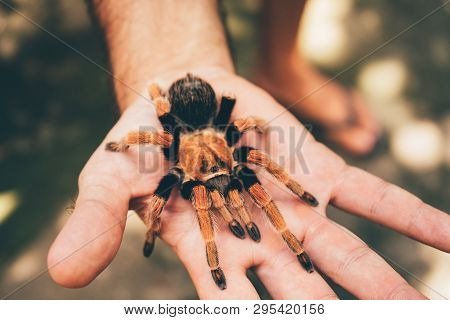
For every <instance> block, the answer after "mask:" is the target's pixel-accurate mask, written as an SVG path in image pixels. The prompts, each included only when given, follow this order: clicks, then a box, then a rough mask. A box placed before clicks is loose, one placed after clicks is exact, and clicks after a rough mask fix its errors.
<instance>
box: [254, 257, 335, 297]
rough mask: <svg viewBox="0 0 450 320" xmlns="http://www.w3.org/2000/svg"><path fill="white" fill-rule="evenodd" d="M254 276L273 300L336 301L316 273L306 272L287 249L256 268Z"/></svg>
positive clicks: (330, 290) (329, 289) (327, 286)
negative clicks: (256, 276) (259, 280)
mask: <svg viewBox="0 0 450 320" xmlns="http://www.w3.org/2000/svg"><path fill="white" fill-rule="evenodd" d="M256 274H257V275H258V277H259V278H260V279H261V281H262V282H263V283H264V286H265V287H266V289H267V290H268V291H269V293H270V295H271V296H272V297H273V298H274V299H295V300H304V299H308V300H323V299H338V297H337V296H336V294H335V293H334V292H333V290H332V289H331V288H330V286H329V285H328V284H327V283H326V282H325V280H324V279H323V278H322V277H321V276H320V274H319V273H318V272H313V273H308V272H306V271H305V270H304V269H303V268H302V267H301V265H300V264H299V262H298V260H297V258H296V257H295V255H293V254H292V252H290V251H289V250H287V249H286V250H282V251H281V252H279V253H278V254H273V258H272V259H268V260H267V261H265V262H264V263H262V264H261V265H260V266H258V267H257V268H256Z"/></svg>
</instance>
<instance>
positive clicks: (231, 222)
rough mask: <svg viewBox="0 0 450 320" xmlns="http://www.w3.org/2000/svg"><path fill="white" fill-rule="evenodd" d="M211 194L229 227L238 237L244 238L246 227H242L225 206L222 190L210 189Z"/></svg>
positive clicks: (215, 205) (216, 207)
mask: <svg viewBox="0 0 450 320" xmlns="http://www.w3.org/2000/svg"><path fill="white" fill-rule="evenodd" d="M210 196H211V200H212V205H213V207H214V208H215V209H216V210H217V211H218V212H219V213H220V215H221V216H222V217H223V219H224V220H225V221H226V222H227V223H228V227H229V228H230V230H231V232H232V233H233V234H234V235H235V236H236V237H238V238H240V239H244V238H245V231H244V229H243V228H242V226H241V224H240V223H239V222H238V221H237V220H236V219H234V218H233V216H232V215H231V213H230V211H228V209H227V207H226V206H225V201H224V199H223V196H222V195H221V194H220V192H219V191H218V190H212V191H210Z"/></svg>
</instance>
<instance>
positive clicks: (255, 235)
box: [245, 222, 261, 242]
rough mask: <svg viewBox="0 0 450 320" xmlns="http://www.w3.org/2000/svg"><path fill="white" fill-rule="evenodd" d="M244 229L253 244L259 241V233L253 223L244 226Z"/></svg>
mask: <svg viewBox="0 0 450 320" xmlns="http://www.w3.org/2000/svg"><path fill="white" fill-rule="evenodd" d="M245 228H246V229H247V232H248V235H249V236H250V238H252V240H253V241H255V242H260V241H261V233H260V232H259V229H258V227H257V226H256V224H254V223H253V222H250V223H249V224H246V225H245Z"/></svg>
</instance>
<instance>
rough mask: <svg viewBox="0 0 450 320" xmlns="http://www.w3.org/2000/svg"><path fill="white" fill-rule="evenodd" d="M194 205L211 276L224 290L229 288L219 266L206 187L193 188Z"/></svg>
mask: <svg viewBox="0 0 450 320" xmlns="http://www.w3.org/2000/svg"><path fill="white" fill-rule="evenodd" d="M191 200H192V205H193V206H194V208H195V210H196V212H197V219H198V223H199V225H200V232H201V234H202V237H203V240H204V241H205V244H206V259H207V261H208V265H209V267H210V268H211V275H212V277H213V279H214V282H215V283H216V285H217V286H218V287H219V288H220V289H221V290H224V289H225V288H226V287H227V284H226V280H225V275H224V273H223V271H222V269H221V268H220V266H219V256H218V253H217V246H216V243H215V242H214V228H213V224H212V220H211V216H210V214H209V210H210V208H211V201H210V199H209V197H208V192H207V190H206V187H205V186H204V185H196V186H194V187H193V188H192V196H191Z"/></svg>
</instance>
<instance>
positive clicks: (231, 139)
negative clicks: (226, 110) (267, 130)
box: [225, 117, 266, 147]
mask: <svg viewBox="0 0 450 320" xmlns="http://www.w3.org/2000/svg"><path fill="white" fill-rule="evenodd" d="M265 125H266V121H265V120H263V119H260V118H257V117H248V118H244V119H237V120H235V121H234V122H232V123H230V124H229V125H228V127H227V129H226V131H225V139H226V140H227V144H228V146H229V147H232V146H234V145H235V144H236V143H237V142H238V141H239V139H241V137H242V135H243V134H244V132H246V131H248V130H256V131H258V132H260V133H262V132H264V126H265Z"/></svg>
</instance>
